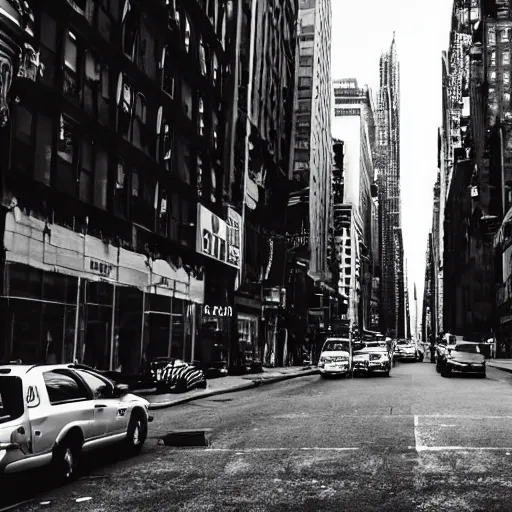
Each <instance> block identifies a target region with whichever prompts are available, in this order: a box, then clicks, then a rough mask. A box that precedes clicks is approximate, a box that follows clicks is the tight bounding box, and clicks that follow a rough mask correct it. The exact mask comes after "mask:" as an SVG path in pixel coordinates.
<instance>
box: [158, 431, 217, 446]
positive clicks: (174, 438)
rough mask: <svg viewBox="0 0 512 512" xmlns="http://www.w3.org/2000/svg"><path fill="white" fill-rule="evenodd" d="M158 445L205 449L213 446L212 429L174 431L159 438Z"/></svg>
mask: <svg viewBox="0 0 512 512" xmlns="http://www.w3.org/2000/svg"><path fill="white" fill-rule="evenodd" d="M158 444H159V445H164V446H173V447H189V448H190V447H198V448H200V447H203V448H206V447H208V446H210V445H211V429H208V428H205V429H195V430H174V431H171V432H168V433H167V434H164V435H162V436H159V438H158Z"/></svg>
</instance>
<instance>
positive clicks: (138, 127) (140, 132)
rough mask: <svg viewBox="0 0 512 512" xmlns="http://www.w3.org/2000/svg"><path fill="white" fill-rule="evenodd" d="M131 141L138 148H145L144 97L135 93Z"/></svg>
mask: <svg viewBox="0 0 512 512" xmlns="http://www.w3.org/2000/svg"><path fill="white" fill-rule="evenodd" d="M132 124H133V126H132V135H131V141H132V142H133V144H134V145H135V146H137V147H138V148H140V149H146V148H147V142H148V141H147V137H146V98H145V97H144V95H142V94H140V93H137V95H136V96H135V110H134V116H133V123H132Z"/></svg>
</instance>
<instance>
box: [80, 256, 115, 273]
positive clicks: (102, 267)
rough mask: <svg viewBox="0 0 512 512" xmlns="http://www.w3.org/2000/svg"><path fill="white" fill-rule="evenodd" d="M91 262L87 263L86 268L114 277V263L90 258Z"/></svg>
mask: <svg viewBox="0 0 512 512" xmlns="http://www.w3.org/2000/svg"><path fill="white" fill-rule="evenodd" d="M88 260H89V264H88V265H86V268H87V269H88V270H89V271H91V272H93V273H95V274H99V275H101V276H104V277H112V271H113V270H114V265H112V264H111V263H106V262H104V261H100V260H95V259H93V258H88Z"/></svg>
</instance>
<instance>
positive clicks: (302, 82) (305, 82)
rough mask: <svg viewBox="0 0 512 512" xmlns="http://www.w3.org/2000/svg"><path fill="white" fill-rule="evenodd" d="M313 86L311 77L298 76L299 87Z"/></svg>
mask: <svg viewBox="0 0 512 512" xmlns="http://www.w3.org/2000/svg"><path fill="white" fill-rule="evenodd" d="M311 87H313V79H312V78H310V77H308V76H301V77H300V78H299V89H306V88H311Z"/></svg>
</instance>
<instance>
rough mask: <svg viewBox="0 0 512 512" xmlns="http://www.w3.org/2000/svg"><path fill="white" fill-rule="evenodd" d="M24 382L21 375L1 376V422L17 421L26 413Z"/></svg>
mask: <svg viewBox="0 0 512 512" xmlns="http://www.w3.org/2000/svg"><path fill="white" fill-rule="evenodd" d="M24 409H25V408H24V405H23V382H22V380H21V379H20V378H19V377H11V376H7V375H2V376H1V377H0V423H6V422H8V421H15V420H17V419H18V418H20V417H21V416H22V415H23V413H24Z"/></svg>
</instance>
